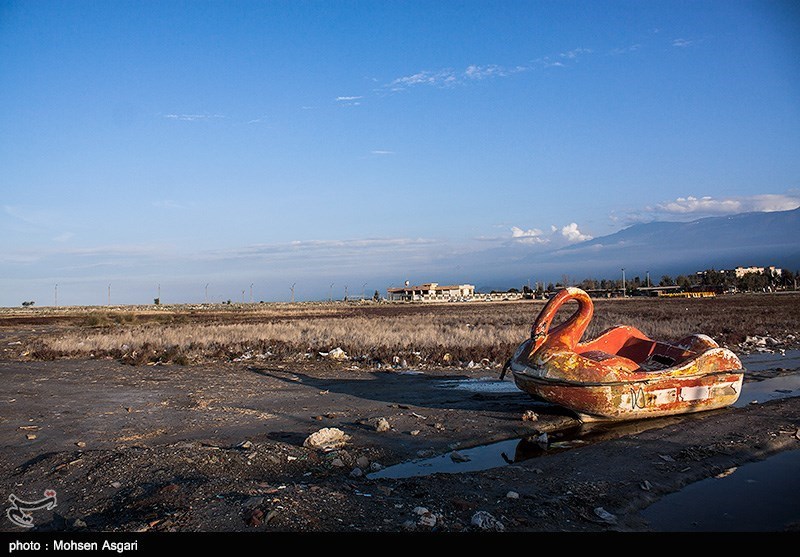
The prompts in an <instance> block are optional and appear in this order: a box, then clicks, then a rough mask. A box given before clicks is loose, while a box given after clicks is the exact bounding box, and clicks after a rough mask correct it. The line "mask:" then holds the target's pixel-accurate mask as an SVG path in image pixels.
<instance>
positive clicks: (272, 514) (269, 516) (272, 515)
mask: <svg viewBox="0 0 800 557" xmlns="http://www.w3.org/2000/svg"><path fill="white" fill-rule="evenodd" d="M276 516H278V509H272V510H271V511H269V512H268V513H267V517H266V518H265V519H264V523H266V524H269V523H270V521H272V519H273V518H275V517H276Z"/></svg>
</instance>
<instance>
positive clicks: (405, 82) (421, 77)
mask: <svg viewBox="0 0 800 557" xmlns="http://www.w3.org/2000/svg"><path fill="white" fill-rule="evenodd" d="M456 81H457V79H456V76H455V73H454V72H453V70H451V69H445V70H439V71H436V72H430V71H421V72H417V73H415V74H413V75H408V76H404V77H398V78H397V79H395V80H392V81H391V82H390V83H389V85H388V87H389V88H390V89H391V90H392V91H400V90H403V89H407V88H409V87H413V86H414V85H435V86H439V87H442V86H447V85H452V84H454V83H456Z"/></svg>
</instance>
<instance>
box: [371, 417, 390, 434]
mask: <svg viewBox="0 0 800 557" xmlns="http://www.w3.org/2000/svg"><path fill="white" fill-rule="evenodd" d="M390 429H392V426H390V425H389V420H387V419H386V418H378V420H377V421H376V422H375V431H377V432H384V431H389V430H390Z"/></svg>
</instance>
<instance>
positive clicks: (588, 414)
mask: <svg viewBox="0 0 800 557" xmlns="http://www.w3.org/2000/svg"><path fill="white" fill-rule="evenodd" d="M570 301H576V302H577V303H578V309H577V311H575V313H574V314H573V315H572V316H570V317H569V318H568V319H567V320H566V321H565V322H563V323H561V324H560V325H558V326H556V327H554V328H553V329H552V330H551V329H550V324H551V322H552V321H553V318H554V317H555V315H556V313H557V311H558V309H559V308H560V307H561V306H562V305H563V304H564V303H567V302H570ZM593 311H594V305H593V304H592V300H591V298H589V295H588V294H586V292H584V291H583V290H580V289H579V288H565V289H563V290H561V291H559V292H558V293H557V294H556V295H555V296H554V297H552V298H551V299H550V300H549V301H548V302H547V304H546V305H545V306H544V308H543V309H542V311H541V313H540V314H539V316H538V317H537V318H536V321H535V323H534V325H533V327H532V329H531V338H529V339H527V340H525V342H523V343H522V344H521V345H520V346H519V348H517V350H516V352H515V353H514V356H513V357H512V358H511V360H509V363H508V364H507V365H508V369H510V370H511V372H512V373H513V376H514V382H515V384H516V385H517V387H519V388H520V389H521V390H523V391H525V392H527V393H528V394H530V395H532V396H533V397H535V398H538V399H542V400H545V401H547V402H550V403H554V404H558V405H561V406H564V407H566V408H568V409H569V410H571V411H573V412H574V413H576V414H577V415H578V416H579V417H580V419H581V420H582V421H584V422H589V421H600V420H630V419H639V418H645V417H654V416H668V415H673V414H685V413H690V412H699V411H703V410H712V409H717V408H723V407H726V406H730V405H732V404H733V403H735V402H736V400H737V399H738V398H739V395H740V393H741V387H742V379H743V378H744V370H743V369H742V363H741V361H740V360H739V358H738V357H737V356H736V355H735V354H734V353H733V352H731V351H730V350H728V349H726V348H722V347H720V346H719V345H718V344H717V343H716V342H715V341H714V340H713V339H712V338H710V337H709V336H707V335H704V334H695V335H690V336H688V337H686V338H684V339H681V340H680V341H678V342H676V343H674V344H671V343H667V342H660V341H655V340H652V339H650V338H648V337H647V336H646V335H645V334H644V333H642V332H641V331H639V330H637V329H636V328H634V327H630V326H617V327H613V328H611V329H608V330H606V331H605V332H603V333H602V334H601V335H600V336H598V337H597V338H596V339H595V340H592V341H591V342H586V343H580V342H579V341H580V339H581V337H582V336H583V333H584V332H585V330H586V327H587V326H588V324H589V322H590V321H591V319H592V314H593Z"/></svg>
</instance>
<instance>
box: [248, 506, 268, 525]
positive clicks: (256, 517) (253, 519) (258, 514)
mask: <svg viewBox="0 0 800 557" xmlns="http://www.w3.org/2000/svg"><path fill="white" fill-rule="evenodd" d="M263 522H264V511H262V510H261V509H253V510H252V511H250V513H249V514H248V517H247V524H249V525H250V526H253V527H256V526H261V524H262V523H263Z"/></svg>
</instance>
